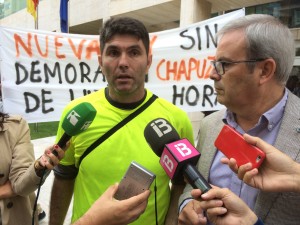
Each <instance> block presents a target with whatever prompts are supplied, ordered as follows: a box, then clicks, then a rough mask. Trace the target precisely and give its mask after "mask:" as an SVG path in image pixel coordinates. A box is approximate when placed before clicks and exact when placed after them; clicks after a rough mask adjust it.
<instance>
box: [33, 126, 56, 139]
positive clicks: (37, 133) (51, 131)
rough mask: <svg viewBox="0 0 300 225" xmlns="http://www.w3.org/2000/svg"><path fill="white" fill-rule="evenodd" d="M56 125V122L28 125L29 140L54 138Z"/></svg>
mask: <svg viewBox="0 0 300 225" xmlns="http://www.w3.org/2000/svg"><path fill="white" fill-rule="evenodd" d="M58 123H59V122H58V121H55V122H43V123H30V124H29V128H30V135H31V140H34V139H38V138H44V137H51V136H55V135H56V131H57V128H58Z"/></svg>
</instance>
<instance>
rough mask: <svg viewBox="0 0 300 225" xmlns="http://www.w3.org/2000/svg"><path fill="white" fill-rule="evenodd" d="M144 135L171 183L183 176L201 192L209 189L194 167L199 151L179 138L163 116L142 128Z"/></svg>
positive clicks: (182, 179) (180, 182) (177, 181)
mask: <svg viewBox="0 0 300 225" xmlns="http://www.w3.org/2000/svg"><path fill="white" fill-rule="evenodd" d="M144 136H145V139H146V141H147V142H148V144H149V146H150V147H151V148H152V150H153V151H154V153H155V154H156V155H157V156H158V157H160V160H159V163H160V164H161V166H162V167H163V169H164V170H165V172H166V173H167V175H168V176H169V177H170V179H171V180H172V183H173V184H182V183H183V182H184V178H185V179H186V180H187V181H188V182H189V183H190V184H191V185H192V187H193V188H195V189H200V190H201V191H202V193H205V192H207V191H208V190H209V189H211V186H210V185H209V183H208V182H207V181H206V180H205V179H204V177H203V176H202V175H201V174H200V172H199V171H198V169H197V168H196V167H195V165H196V163H197V161H198V159H199V157H200V152H199V151H198V150H197V149H196V148H195V147H194V146H193V145H192V144H191V143H190V142H189V141H188V140H187V139H186V138H183V139H180V137H179V135H178V133H177V131H176V130H175V128H174V127H173V126H172V125H171V124H170V123H169V122H168V121H167V120H166V119H163V118H157V119H154V120H152V121H151V122H150V123H149V124H148V125H147V126H146V128H145V130H144Z"/></svg>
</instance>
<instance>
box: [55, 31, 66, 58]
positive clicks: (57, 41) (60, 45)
mask: <svg viewBox="0 0 300 225" xmlns="http://www.w3.org/2000/svg"><path fill="white" fill-rule="evenodd" d="M60 38H63V37H60V36H56V37H55V38H54V48H55V55H56V57H57V58H59V59H65V58H66V55H65V54H59V52H58V49H59V48H60V47H62V46H63V44H62V43H61V42H59V39H60Z"/></svg>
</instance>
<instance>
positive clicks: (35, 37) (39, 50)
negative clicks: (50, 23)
mask: <svg viewBox="0 0 300 225" xmlns="http://www.w3.org/2000/svg"><path fill="white" fill-rule="evenodd" d="M37 37H38V36H37V35H36V34H35V35H34V41H35V45H36V47H37V50H38V52H39V53H40V55H41V56H42V57H44V58H47V57H48V54H49V47H48V44H49V41H48V39H49V38H48V36H46V37H45V41H46V45H45V46H46V50H45V53H42V50H41V47H40V44H39V41H38V38H37Z"/></svg>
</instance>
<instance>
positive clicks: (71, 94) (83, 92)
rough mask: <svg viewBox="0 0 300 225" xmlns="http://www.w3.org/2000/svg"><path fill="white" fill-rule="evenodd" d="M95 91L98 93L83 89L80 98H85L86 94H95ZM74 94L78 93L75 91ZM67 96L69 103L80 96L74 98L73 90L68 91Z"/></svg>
mask: <svg viewBox="0 0 300 225" xmlns="http://www.w3.org/2000/svg"><path fill="white" fill-rule="evenodd" d="M95 91H98V90H92V91H91V90H87V89H83V90H82V96H86V95H88V94H91V93H92V92H95ZM76 93H78V91H76ZM69 94H70V101H72V100H74V99H75V98H78V97H80V96H76V97H75V95H74V90H73V89H69Z"/></svg>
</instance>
